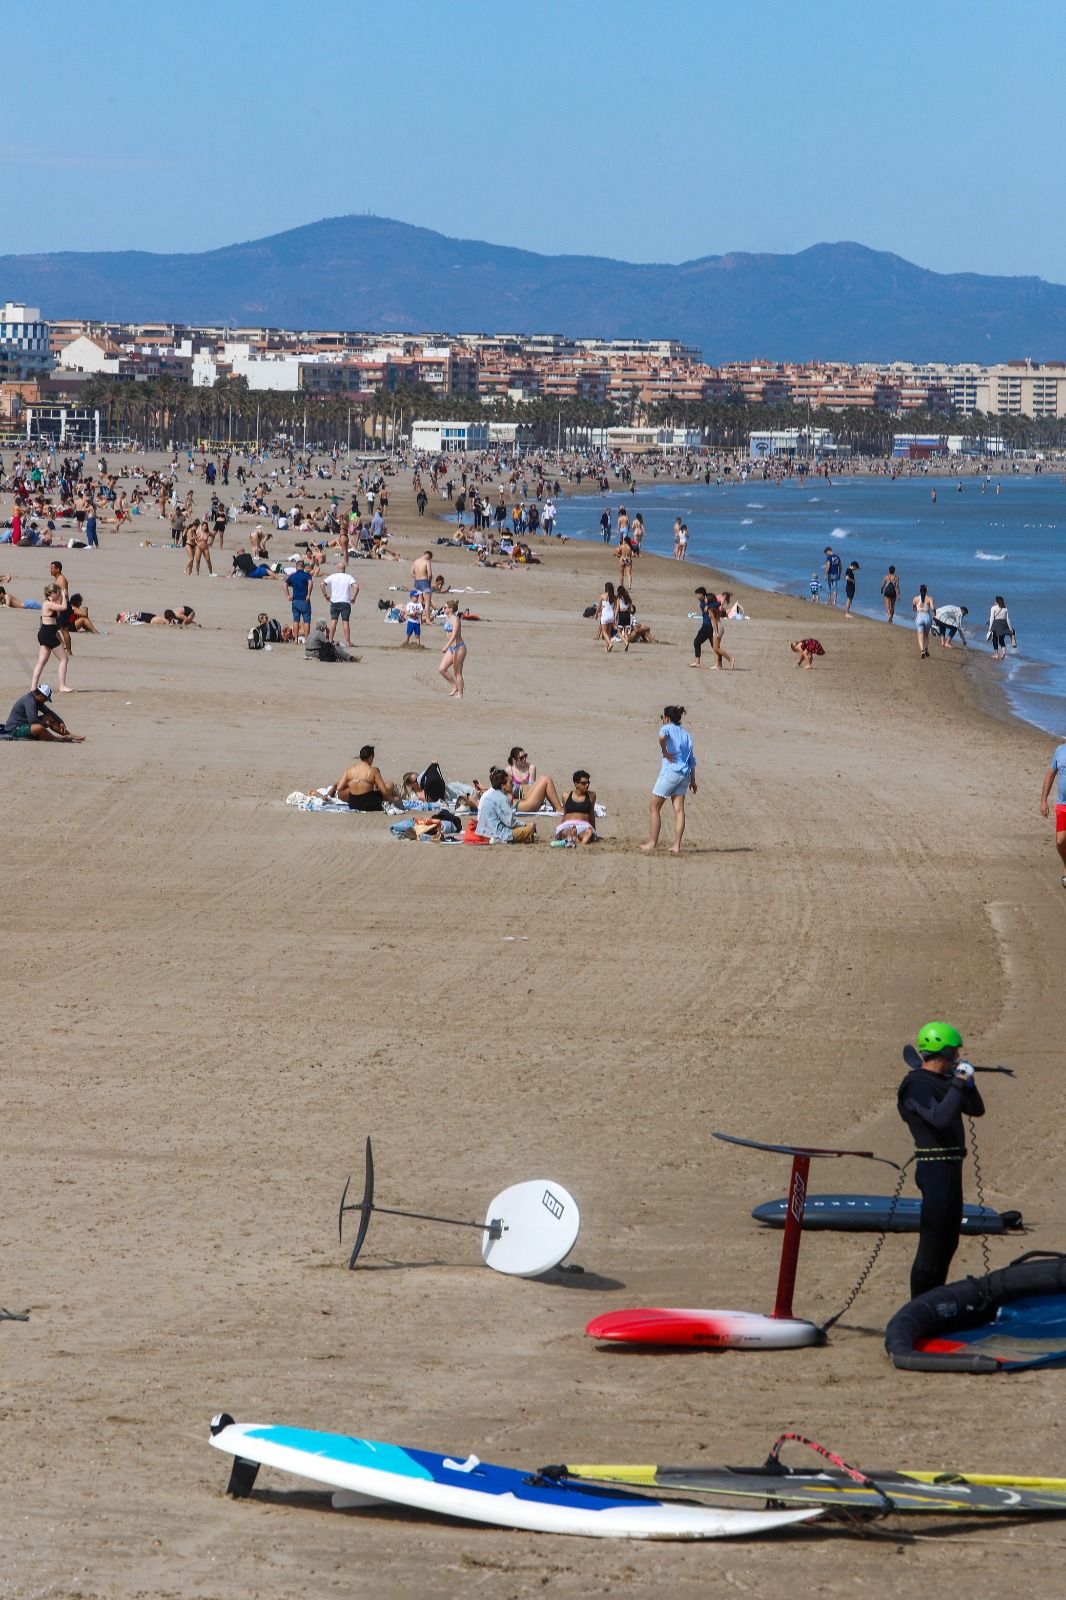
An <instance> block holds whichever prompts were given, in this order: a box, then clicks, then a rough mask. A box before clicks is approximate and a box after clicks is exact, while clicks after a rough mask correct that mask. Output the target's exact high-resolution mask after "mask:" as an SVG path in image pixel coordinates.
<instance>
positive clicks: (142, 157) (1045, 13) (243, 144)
mask: <svg viewBox="0 0 1066 1600" xmlns="http://www.w3.org/2000/svg"><path fill="white" fill-rule="evenodd" d="M3 14H4V28H5V38H6V39H7V40H9V41H12V40H14V41H17V48H16V49H15V51H14V54H12V53H11V52H10V51H5V60H6V72H5V81H6V84H7V99H6V108H5V115H4V129H5V131H4V135H3V140H2V142H0V167H2V171H0V182H2V186H3V187H2V192H3V198H4V207H3V217H4V222H3V225H2V227H0V253H4V252H8V251H10V252H15V253H23V252H31V251H44V250H61V249H68V250H70V249H94V250H98V249H126V248H142V249H148V250H201V249H207V248H211V247H212V246H215V245H222V244H229V243H232V242H234V241H236V240H240V239H250V238H257V237H259V236H261V235H263V234H267V233H275V232H280V231H282V230H283V229H285V228H289V227H294V226H297V225H298V224H300V223H305V222H312V221H315V220H316V219H318V218H319V217H323V216H335V215H338V214H340V213H343V212H359V211H370V212H374V213H376V214H378V215H380V216H387V217H396V218H399V219H400V220H402V221H405V222H415V223H420V224H422V225H424V226H426V227H430V228H436V229H438V230H440V231H441V232H444V233H451V234H457V235H461V236H463V237H466V238H482V239H489V240H491V241H493V242H495V243H498V244H512V245H519V246H523V247H525V248H529V249H535V250H541V251H545V252H549V253H571V252H573V253H582V254H597V255H611V256H617V257H623V258H626V259H629V260H635V261H681V260H686V259H690V258H692V257H695V256H700V255H716V254H721V253H725V252H728V251H731V250H770V251H793V250H799V249H802V248H804V246H806V245H809V244H814V243H817V242H819V241H821V240H838V239H856V240H859V241H860V242H861V243H864V244H868V245H871V246H874V247H875V248H878V249H885V250H894V251H896V252H897V253H898V254H900V255H903V256H906V257H908V258H909V259H910V260H913V261H916V262H918V263H920V264H921V265H923V266H929V267H933V268H935V269H937V270H940V271H959V270H971V271H976V272H1002V273H1032V274H1036V275H1038V276H1041V277H1045V278H1050V279H1053V280H1055V281H1057V282H1066V217H1064V215H1063V211H1062V207H1061V206H1060V205H1059V204H1058V203H1057V202H1058V199H1059V192H1060V188H1061V181H1062V179H1061V171H1060V168H1061V163H1062V159H1063V142H1064V141H1063V134H1064V131H1066V99H1064V93H1063V86H1062V64H1063V62H1064V61H1066V5H1064V4H1063V3H1062V0H1013V3H1012V4H1010V5H1003V4H993V3H991V0H893V3H891V4H876V5H875V4H873V3H872V0H806V3H794V0H790V3H784V0H531V3H528V4H518V3H515V0H387V3H384V4H382V3H375V4H367V3H365V0H347V3H345V0H212V3H210V4H209V3H206V0H180V3H177V4H174V5H172V6H166V7H164V5H163V4H161V3H160V0H109V3H107V4H104V5H99V6H93V7H89V6H87V5H86V4H85V3H84V0H51V4H49V5H48V6H46V7H41V6H40V5H39V4H35V5H33V6H31V5H29V4H27V3H26V0H6V3H5V5H4V13H3Z"/></svg>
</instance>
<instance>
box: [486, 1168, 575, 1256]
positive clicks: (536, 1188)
mask: <svg viewBox="0 0 1066 1600" xmlns="http://www.w3.org/2000/svg"><path fill="white" fill-rule="evenodd" d="M493 1222H500V1223H502V1224H503V1233H502V1234H501V1235H500V1237H499V1238H498V1239H493V1238H491V1237H490V1235H489V1234H488V1233H485V1234H483V1235H482V1241H481V1257H482V1260H483V1261H484V1263H485V1265H486V1266H487V1267H491V1268H492V1270H493V1271H494V1272H506V1273H509V1274H510V1275H511V1276H512V1277H515V1278H539V1277H540V1275H541V1273H542V1272H550V1271H551V1269H552V1267H557V1266H558V1265H559V1263H560V1261H563V1260H565V1259H566V1257H567V1256H568V1255H569V1254H570V1252H571V1250H572V1249H573V1248H574V1243H575V1241H576V1239H577V1231H578V1229H579V1228H580V1226H581V1215H580V1213H579V1211H578V1209H577V1201H576V1200H575V1199H574V1197H573V1195H572V1194H568V1193H567V1191H566V1190H565V1189H564V1188H563V1186H562V1184H559V1183H553V1182H552V1181H551V1179H550V1178H530V1179H529V1180H528V1181H527V1182H526V1183H514V1184H512V1185H511V1187H510V1188H509V1189H504V1191H503V1193H502V1194H498V1195H497V1196H496V1198H495V1200H493V1201H492V1202H491V1204H490V1205H489V1209H488V1213H487V1215H486V1217H485V1223H486V1226H487V1225H489V1224H490V1223H493Z"/></svg>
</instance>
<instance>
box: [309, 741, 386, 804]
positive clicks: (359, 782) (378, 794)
mask: <svg viewBox="0 0 1066 1600" xmlns="http://www.w3.org/2000/svg"><path fill="white" fill-rule="evenodd" d="M324 798H325V799H327V800H346V801H347V802H348V809H349V811H384V809H385V807H386V805H392V806H398V805H399V804H400V797H399V795H398V794H397V792H396V785H395V784H394V783H386V782H385V779H384V778H383V777H382V776H381V773H380V772H379V771H378V769H377V767H376V766H375V765H374V746H373V745H372V744H365V745H363V747H362V749H361V750H360V752H359V760H358V761H356V762H354V763H353V764H352V765H351V766H350V767H349V768H348V769H347V770H346V771H345V772H343V773H342V774H341V776H340V777H339V778H338V779H337V781H336V783H335V784H334V785H333V786H332V788H330V789H327V790H326V791H325V794H324Z"/></svg>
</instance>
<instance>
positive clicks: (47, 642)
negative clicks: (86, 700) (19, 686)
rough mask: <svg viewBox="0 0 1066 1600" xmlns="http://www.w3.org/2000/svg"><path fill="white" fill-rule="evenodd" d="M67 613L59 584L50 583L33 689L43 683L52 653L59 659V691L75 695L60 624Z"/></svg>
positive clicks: (42, 616)
mask: <svg viewBox="0 0 1066 1600" xmlns="http://www.w3.org/2000/svg"><path fill="white" fill-rule="evenodd" d="M65 611H66V598H65V596H64V594H63V591H62V589H61V588H60V587H59V585H58V583H50V584H48V586H47V587H46V589H45V591H44V604H43V605H42V607H41V626H40V627H39V628H38V630H37V643H38V644H39V645H40V650H39V651H38V652H37V665H36V666H35V667H34V669H33V681H32V683H31V684H30V688H31V689H36V687H37V685H38V684H39V683H40V681H41V673H42V672H43V671H44V669H45V666H46V664H47V662H48V658H49V657H50V656H51V654H52V652H53V651H55V654H56V655H57V657H58V658H59V689H60V693H61V694H73V692H74V691H73V690H72V689H68V688H67V661H68V659H69V658H68V656H67V649H66V645H65V644H64V643H63V639H62V637H61V634H60V623H61V619H62V617H63V616H64V614H65Z"/></svg>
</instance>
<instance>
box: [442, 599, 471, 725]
mask: <svg viewBox="0 0 1066 1600" xmlns="http://www.w3.org/2000/svg"><path fill="white" fill-rule="evenodd" d="M444 627H445V631H446V632H447V634H448V643H447V644H446V645H445V646H444V651H443V653H442V655H441V658H440V666H439V667H438V668H437V671H438V672H439V673H440V675H441V677H442V678H443V679H444V681H445V682H446V683H450V684H451V685H452V692H451V696H450V698H452V699H455V700H461V699H462V698H463V688H464V684H463V664H464V662H465V661H466V645H465V644H464V643H463V619H462V618H461V617H460V615H459V602H458V600H445V602H444Z"/></svg>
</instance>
